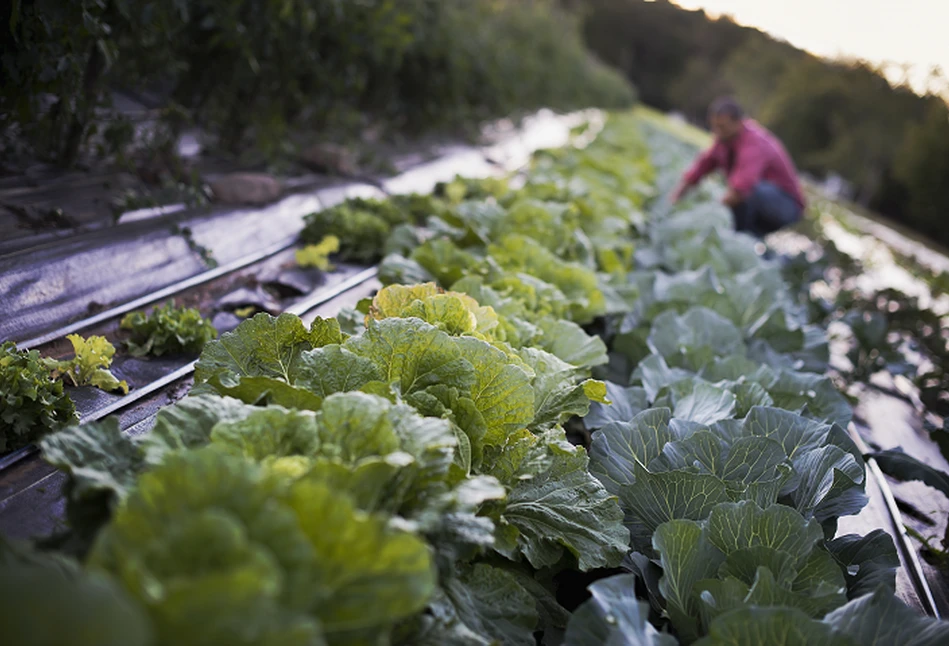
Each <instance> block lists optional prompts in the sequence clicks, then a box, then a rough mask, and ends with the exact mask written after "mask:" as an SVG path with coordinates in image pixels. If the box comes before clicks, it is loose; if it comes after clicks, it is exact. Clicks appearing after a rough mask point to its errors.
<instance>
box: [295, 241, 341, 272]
mask: <svg viewBox="0 0 949 646" xmlns="http://www.w3.org/2000/svg"><path fill="white" fill-rule="evenodd" d="M337 251H339V238H337V237H336V236H332V235H330V236H326V237H324V238H323V239H322V240H320V241H319V242H318V243H316V244H308V245H307V246H305V247H303V248H302V249H297V251H296V254H295V257H296V261H297V264H298V265H299V266H301V267H315V268H316V269H319V270H320V271H329V270H331V269H333V265H332V263H330V260H329V257H330V255H331V254H334V253H336V252H337Z"/></svg>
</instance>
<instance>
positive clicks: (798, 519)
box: [11, 115, 946, 646]
mask: <svg viewBox="0 0 949 646" xmlns="http://www.w3.org/2000/svg"><path fill="white" fill-rule="evenodd" d="M647 134H648V136H647V139H644V138H643V136H642V134H641V131H640V128H639V122H638V120H637V119H636V118H635V117H632V116H629V115H623V116H619V117H611V118H610V119H609V120H608V121H607V124H606V126H605V128H604V129H603V130H602V132H600V133H599V135H598V137H597V138H596V140H595V141H594V142H593V143H592V144H591V145H589V146H586V147H582V148H567V149H564V150H558V151H545V152H543V153H541V154H538V155H536V156H535V159H534V161H533V163H532V167H531V169H530V171H529V172H528V173H527V175H526V178H522V182H521V183H522V185H521V186H519V187H518V188H514V186H515V182H513V181H511V182H507V181H499V180H460V179H459V180H455V181H453V182H450V183H447V184H443V185H441V186H439V187H438V190H437V191H436V194H435V195H433V196H409V197H404V198H398V199H395V200H392V201H389V202H378V203H377V202H366V201H358V202H351V203H347V204H345V205H343V207H341V208H339V209H338V210H337V211H335V212H331V213H325V214H323V215H314V216H313V217H311V218H310V222H309V223H308V232H307V233H305V236H304V237H306V236H310V237H311V238H312V241H314V242H316V241H317V240H319V239H322V238H323V237H324V236H326V235H338V237H339V240H340V250H341V251H342V252H343V253H344V254H348V256H347V257H349V258H353V259H360V258H362V259H369V258H375V257H380V256H384V259H383V262H382V264H381V266H380V276H381V278H382V280H383V282H384V283H386V284H387V287H385V288H384V289H382V290H381V291H380V292H379V293H377V294H376V295H375V297H374V298H372V299H367V300H366V301H363V302H361V303H359V305H358V306H357V307H355V308H354V309H351V310H347V311H344V312H342V313H341V314H340V316H338V317H337V318H336V319H316V320H314V321H313V322H312V323H310V324H309V325H307V324H305V323H304V322H303V321H301V320H300V319H299V318H297V317H295V316H290V315H282V316H279V317H276V318H275V317H271V316H269V315H266V314H261V315H258V316H256V317H254V318H253V319H249V320H247V321H245V322H244V323H242V324H241V325H240V326H239V327H238V328H237V329H236V330H235V331H234V332H231V333H228V334H225V335H223V336H222V337H221V338H220V339H219V340H216V341H211V342H209V343H208V344H207V345H206V346H205V349H204V351H203V353H202V355H201V358H200V360H199V362H198V364H197V369H196V373H195V386H194V387H193V389H192V391H191V394H190V396H189V397H187V398H185V399H184V400H182V401H181V402H179V403H178V404H175V405H173V406H170V407H168V408H166V409H164V410H162V411H161V412H160V413H159V414H158V416H157V419H156V421H155V424H154V427H153V428H152V429H151V430H150V432H149V433H147V434H141V435H132V434H126V433H123V432H122V431H121V430H120V428H119V426H118V423H117V422H116V421H114V420H107V421H105V422H102V423H100V424H96V425H84V426H74V427H71V428H70V429H68V430H67V431H63V432H60V433H57V434H55V435H51V436H49V437H47V438H46V439H45V440H44V441H43V452H44V456H45V457H46V459H47V460H49V461H50V462H52V463H54V464H56V465H57V466H59V467H61V468H62V469H63V470H65V471H67V472H68V473H69V475H70V479H69V484H68V486H67V493H68V502H69V505H68V512H69V516H70V519H71V521H72V523H73V528H74V530H76V532H77V534H78V535H79V536H80V537H81V538H86V539H88V540H90V541H91V548H90V550H89V552H88V554H87V555H86V556H85V560H86V567H85V569H84V570H82V571H79V572H78V574H76V573H74V574H73V575H72V576H73V579H71V580H74V581H75V585H78V586H98V588H101V587H102V586H105V587H106V588H107V589H108V592H109V595H111V597H110V598H111V600H112V603H114V604H117V605H116V607H117V612H118V613H124V614H120V615H119V616H126V617H127V618H128V623H129V630H130V631H133V632H132V633H130V634H131V635H132V637H135V638H136V639H138V641H135V640H134V639H133V638H132V637H128V638H127V639H126V641H125V642H124V643H129V644H138V643H143V644H147V643H160V644H164V643H176V644H220V643H228V644H275V643H280V644H306V645H316V644H376V645H378V644H432V645H435V644H464V645H469V644H470V645H485V646H486V645H489V644H515V645H516V644H524V645H525V646H527V645H532V644H536V643H537V639H538V636H539V635H540V636H542V639H543V640H544V643H546V644H558V643H564V644H570V645H585V644H627V643H645V644H648V643H655V644H674V643H677V642H679V643H693V642H701V643H703V644H759V643H771V642H776V643H788V644H795V643H801V644H805V643H808V644H809V643H830V644H835V643H838V642H839V643H841V644H870V643H877V642H875V640H878V639H882V640H883V642H898V643H903V642H904V641H905V643H918V644H928V643H939V641H940V640H941V639H944V638H945V637H946V633H945V632H944V631H943V628H944V625H943V624H938V623H933V622H930V621H928V620H925V619H921V618H917V617H915V616H914V615H913V613H912V611H910V610H909V609H907V608H906V607H905V606H903V605H902V604H900V603H899V602H898V601H896V600H895V598H894V596H893V590H892V588H893V573H894V568H895V567H896V565H897V564H898V561H897V560H896V555H895V551H894V549H893V546H892V543H891V542H890V541H889V539H888V537H887V536H886V535H885V534H884V533H882V532H875V533H873V534H870V535H869V536H867V537H859V536H843V537H838V538H834V536H835V530H836V520H837V518H838V517H840V516H842V515H846V514H849V513H854V512H855V511H857V510H859V508H860V507H861V506H862V505H863V504H864V494H863V484H864V480H863V479H864V472H863V467H862V464H861V460H862V458H861V456H860V454H859V452H857V451H856V449H855V447H854V446H853V444H852V442H851V441H850V439H849V437H848V436H847V434H846V432H845V431H843V429H842V427H841V425H842V424H846V422H847V420H848V419H849V415H850V411H849V408H848V407H847V405H846V402H845V401H844V400H842V399H841V398H840V396H839V394H837V393H836V391H835V390H834V389H833V387H832V385H831V384H830V383H829V382H828V381H827V380H826V379H825V378H824V377H823V376H822V372H823V365H824V362H826V343H825V339H824V337H823V333H822V331H821V330H819V329H816V328H813V327H811V326H809V325H807V323H806V317H805V316H804V315H803V314H802V312H800V310H799V309H798V308H796V307H795V306H794V303H793V302H792V301H791V300H790V298H789V297H788V296H787V291H786V289H784V287H783V284H782V282H781V281H780V275H779V274H776V273H775V272H773V271H772V269H771V268H770V267H769V265H768V263H766V262H764V261H762V260H761V259H760V257H759V256H758V254H757V252H756V250H755V249H754V245H753V243H752V242H751V241H749V240H747V239H746V238H744V237H742V236H738V235H734V234H731V233H730V232H728V230H727V229H728V225H729V223H728V219H727V213H725V214H724V215H723V213H722V211H721V209H718V208H715V207H711V206H708V205H707V204H704V203H703V202H702V201H703V200H708V199H709V195H708V194H704V195H703V194H699V197H697V198H696V201H695V202H694V203H693V204H691V205H687V206H686V208H684V209H680V210H678V211H675V212H671V211H669V209H668V208H667V206H666V205H665V203H664V201H663V200H661V199H657V196H661V195H662V194H664V192H665V191H666V190H667V189H668V186H669V182H670V181H671V178H672V174H673V172H674V169H675V166H676V164H677V163H679V162H680V161H681V156H676V155H675V154H670V151H672V152H673V153H674V152H675V149H676V145H675V144H674V143H673V142H671V141H669V140H668V139H663V138H661V137H660V136H659V135H657V134H656V133H647ZM647 140H649V141H651V142H652V143H653V144H656V142H658V145H655V146H654V153H653V154H652V161H650V150H649V148H648V147H647V143H646V141H647ZM690 207H691V208H690ZM647 209H648V211H647ZM362 229H367V230H371V232H372V234H371V235H364V233H363V232H362ZM736 290H737V291H738V292H741V293H735V292H736ZM584 326H585V327H584ZM594 331H595V332H596V333H595V334H594V333H593V332H594ZM577 418H582V419H583V420H584V421H583V423H579V424H578V423H577ZM568 431H569V436H568ZM590 432H592V442H590V443H589V455H588V453H587V451H586V450H585V449H584V448H583V447H581V446H576V445H575V443H574V442H571V441H569V440H568V437H569V438H571V439H574V440H575V441H579V439H578V438H583V436H584V435H585V434H588V433H590ZM20 560H22V559H20ZM27 560H28V561H29V559H27ZM31 563H32V562H30V563H28V564H31ZM617 568H621V569H622V570H625V573H623V574H619V575H616V576H610V577H607V578H601V579H600V580H599V581H597V582H596V583H594V584H593V585H592V586H591V587H590V599H589V600H588V601H585V602H584V603H582V604H581V605H579V607H576V606H577V603H576V602H575V601H571V600H570V596H571V595H570V594H569V593H570V592H575V591H571V590H565V589H563V586H564V585H566V584H565V583H564V582H567V581H571V580H572V581H576V580H578V579H579V578H580V577H579V576H573V578H572V579H571V575H576V574H577V573H584V574H583V576H584V577H586V578H587V580H590V578H600V577H602V575H603V574H609V573H613V572H616V571H617ZM98 588H97V589H98ZM95 610H100V609H99V608H95ZM571 611H574V612H572V614H571ZM21 615H22V613H21ZM18 625H20V626H22V625H23V624H22V623H21V624H18ZM64 625H65V624H64ZM134 631H138V632H134ZM11 634H14V635H16V634H18V633H16V632H15V631H13V632H12V633H11ZM81 634H82V633H80V632H76V631H75V630H74V631H73V633H72V634H71V637H70V641H71V643H77V644H81V643H82V642H81V641H80V639H81V638H80V637H77V635H81ZM913 640H916V641H913ZM927 640H928V641H927ZM26 643H28V642H26ZM90 643H102V642H101V641H100V642H90Z"/></svg>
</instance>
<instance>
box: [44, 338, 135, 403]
mask: <svg viewBox="0 0 949 646" xmlns="http://www.w3.org/2000/svg"><path fill="white" fill-rule="evenodd" d="M66 338H67V339H69V342H70V343H71V344H72V347H73V353H74V354H73V358H72V359H61V360H59V359H50V358H46V359H43V364H44V365H45V366H46V367H47V369H48V370H49V371H50V372H51V373H52V376H53V378H54V379H64V380H66V381H68V382H69V383H70V384H72V385H73V386H95V387H96V388H101V389H102V390H105V391H113V390H121V391H122V392H123V393H125V394H128V391H129V387H128V384H127V383H125V380H124V379H123V380H121V381H120V380H119V378H118V377H116V376H115V375H113V374H112V372H111V371H110V370H109V366H111V365H112V357H113V356H114V355H115V346H114V345H112V344H111V343H109V341H108V340H107V339H106V338H105V337H103V336H90V337H89V338H88V339H84V338H82V337H81V336H79V335H78V334H70V335H69V336H67V337H66Z"/></svg>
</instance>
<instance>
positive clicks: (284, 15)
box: [0, 0, 949, 244]
mask: <svg viewBox="0 0 949 646" xmlns="http://www.w3.org/2000/svg"><path fill="white" fill-rule="evenodd" d="M8 6H9V9H8V10H6V11H7V12H8V20H7V24H6V27H7V29H8V31H9V37H4V38H3V39H2V40H0V75H2V76H0V148H2V151H3V152H2V153H0V162H3V163H4V165H5V166H7V167H8V168H13V169H15V168H18V167H20V166H22V164H21V163H20V162H22V161H23V160H37V159H38V160H42V161H46V162H53V163H56V164H59V165H61V166H66V167H70V166H74V165H76V164H77V163H80V162H83V163H85V161H86V160H88V159H89V158H90V157H93V158H94V157H95V156H98V157H100V158H102V157H104V158H114V157H116V156H121V155H122V154H124V151H125V150H126V149H127V148H128V147H129V146H130V145H131V144H132V142H133V141H138V142H141V141H142V140H143V139H145V140H147V141H148V143H149V146H150V150H151V151H152V152H151V153H150V154H155V153H158V154H163V155H167V156H173V154H172V151H171V149H172V147H173V144H174V142H176V141H177V140H178V136H179V135H180V133H181V132H182V130H183V129H185V128H199V129H200V131H201V132H202V133H204V135H205V137H206V139H207V140H208V141H206V142H204V143H205V144H206V145H209V146H210V148H211V149H212V150H215V151H216V152H219V153H225V154H229V155H237V154H238V153H242V152H246V151H248V150H250V151H254V152H255V153H256V154H258V155H259V156H263V157H265V158H271V159H272V158H274V157H276V156H278V155H293V154H294V153H295V152H297V151H295V146H298V145H302V143H298V142H305V141H312V140H313V137H319V138H330V139H333V140H341V139H345V138H347V137H356V136H359V134H360V133H362V132H364V131H368V130H376V131H382V132H383V133H389V134H398V135H402V134H408V135H412V134H418V133H421V132H423V131H431V130H443V129H444V130H458V129H463V128H469V129H470V128H471V127H472V126H474V125H476V124H478V123H479V122H481V121H483V120H485V119H491V118H498V117H508V116H513V117H516V116H517V115H518V114H523V113H525V112H527V111H530V110H534V109H537V108H540V107H549V108H553V109H558V110H569V109H575V108H581V107H588V106H596V107H602V108H621V107H625V106H629V105H631V104H632V103H633V102H634V101H635V100H636V94H637V92H638V95H639V97H640V98H641V99H642V100H643V101H644V102H645V103H647V104H649V105H652V106H654V107H657V108H660V109H664V110H676V111H679V112H681V113H682V114H684V115H685V116H686V117H687V118H688V119H690V120H691V121H693V122H696V123H702V122H704V117H705V110H706V107H707V106H708V104H709V102H710V101H711V100H712V99H713V98H714V97H716V96H718V95H721V94H734V95H736V96H737V97H738V98H739V99H740V100H741V101H742V102H743V103H744V104H745V105H746V107H747V109H748V111H749V112H750V114H751V115H752V116H754V117H755V118H757V119H759V120H760V121H762V122H763V123H764V124H765V125H767V126H768V127H770V128H771V129H772V130H774V131H775V132H776V133H777V134H778V135H779V136H780V137H781V138H782V139H783V140H784V142H785V144H786V145H787V147H788V149H789V150H790V152H791V153H792V155H793V156H794V158H795V160H796V161H797V163H798V165H799V166H800V168H801V169H802V170H804V171H806V172H808V173H810V174H812V175H814V176H816V177H818V178H821V177H825V176H828V175H830V174H839V175H840V176H842V177H843V178H844V179H846V180H847V181H848V182H849V184H850V186H851V187H852V189H853V190H852V196H853V198H854V199H855V200H856V201H857V202H858V203H860V204H862V205H863V206H866V207H869V208H871V209H873V210H876V211H878V212H880V213H883V214H885V215H887V216H889V217H891V218H893V219H895V220H897V221H900V222H902V223H904V224H906V225H908V226H910V227H912V228H914V229H916V230H918V231H920V232H921V233H923V234H925V235H927V236H929V237H931V238H933V239H934V240H937V241H939V242H942V243H943V244H949V227H946V226H944V224H943V221H944V218H945V214H946V213H949V182H947V181H946V179H945V178H946V177H949V109H947V105H946V102H945V100H944V99H942V98H940V97H937V96H935V95H932V94H930V95H926V96H920V95H918V94H916V93H914V92H913V91H912V90H910V89H909V88H907V87H905V86H900V85H894V84H892V83H890V82H888V81H887V80H886V79H885V77H884V76H883V75H882V74H881V73H880V70H878V69H874V68H873V67H871V66H869V65H867V64H865V63H861V62H841V61H828V60H824V59H819V58H817V57H814V56H812V55H810V54H808V53H806V52H803V51H801V50H798V49H796V48H795V47H793V46H791V45H789V44H788V43H786V42H783V41H778V40H775V39H774V38H772V37H770V36H768V35H767V34H765V33H763V32H760V31H758V30H755V29H751V28H747V27H742V26H740V25H737V24H735V23H734V22H732V21H731V20H729V19H728V18H727V17H726V18H720V19H715V20H713V19H710V18H708V16H707V15H706V14H705V13H703V12H701V11H686V10H683V9H681V8H679V7H678V6H676V5H675V4H673V3H671V2H669V1H668V0H655V1H648V2H647V1H645V0H238V1H226V0H139V1H138V2H133V1H132V0H70V1H69V2H61V1H59V0H12V2H11V3H9V4H8ZM0 15H2V14H0ZM5 36H7V35H6V34H5ZM591 52H592V53H591ZM601 61H604V62H601ZM634 88H635V90H634ZM117 90H120V91H121V92H123V93H125V94H126V95H129V96H132V97H133V98H135V99H136V100H137V101H138V102H139V103H141V104H144V105H146V106H147V107H148V108H150V109H151V112H152V113H157V114H158V115H159V116H160V119H159V121H158V123H159V127H158V128H154V127H153V128H152V129H151V130H147V129H145V130H144V131H143V128H142V126H141V125H140V124H138V123H135V122H134V121H133V120H130V119H129V118H128V117H127V115H125V114H120V113H119V112H118V111H116V110H115V109H114V106H112V103H111V98H112V97H113V96H114V92H115V91H117ZM309 135H312V136H309Z"/></svg>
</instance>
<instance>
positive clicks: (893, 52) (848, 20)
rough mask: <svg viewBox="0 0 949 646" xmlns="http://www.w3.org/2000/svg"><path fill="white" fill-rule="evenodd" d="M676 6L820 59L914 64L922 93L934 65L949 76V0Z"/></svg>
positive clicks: (761, 0) (709, 0) (783, 0)
mask: <svg viewBox="0 0 949 646" xmlns="http://www.w3.org/2000/svg"><path fill="white" fill-rule="evenodd" d="M673 1H674V2H675V3H676V4H678V5H680V6H683V7H686V8H688V9H705V10H706V11H707V12H708V13H710V14H712V15H719V14H729V15H731V16H732V17H733V18H734V19H735V21H736V22H739V23H741V24H745V25H750V26H753V27H757V28H759V29H761V30H763V31H767V32H769V33H771V34H773V35H775V36H777V37H779V38H782V39H784V40H786V41H788V42H789V43H791V44H793V45H796V46H798V47H800V48H802V49H806V50H808V51H811V52H813V53H815V54H819V55H821V56H829V57H839V56H844V57H857V58H863V59H866V60H869V61H872V62H875V63H881V62H884V61H892V62H896V63H909V64H911V65H913V68H914V69H913V72H912V76H911V81H912V83H913V84H914V86H915V87H916V88H917V89H924V88H925V79H926V76H927V74H928V72H929V70H930V68H931V67H932V66H933V65H940V66H941V67H942V69H943V72H945V74H946V75H947V76H949V1H947V0H793V1H788V0H673ZM890 75H891V77H893V76H894V73H893V72H891V73H890ZM899 76H900V75H899V74H896V75H895V78H893V80H896V81H899Z"/></svg>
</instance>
